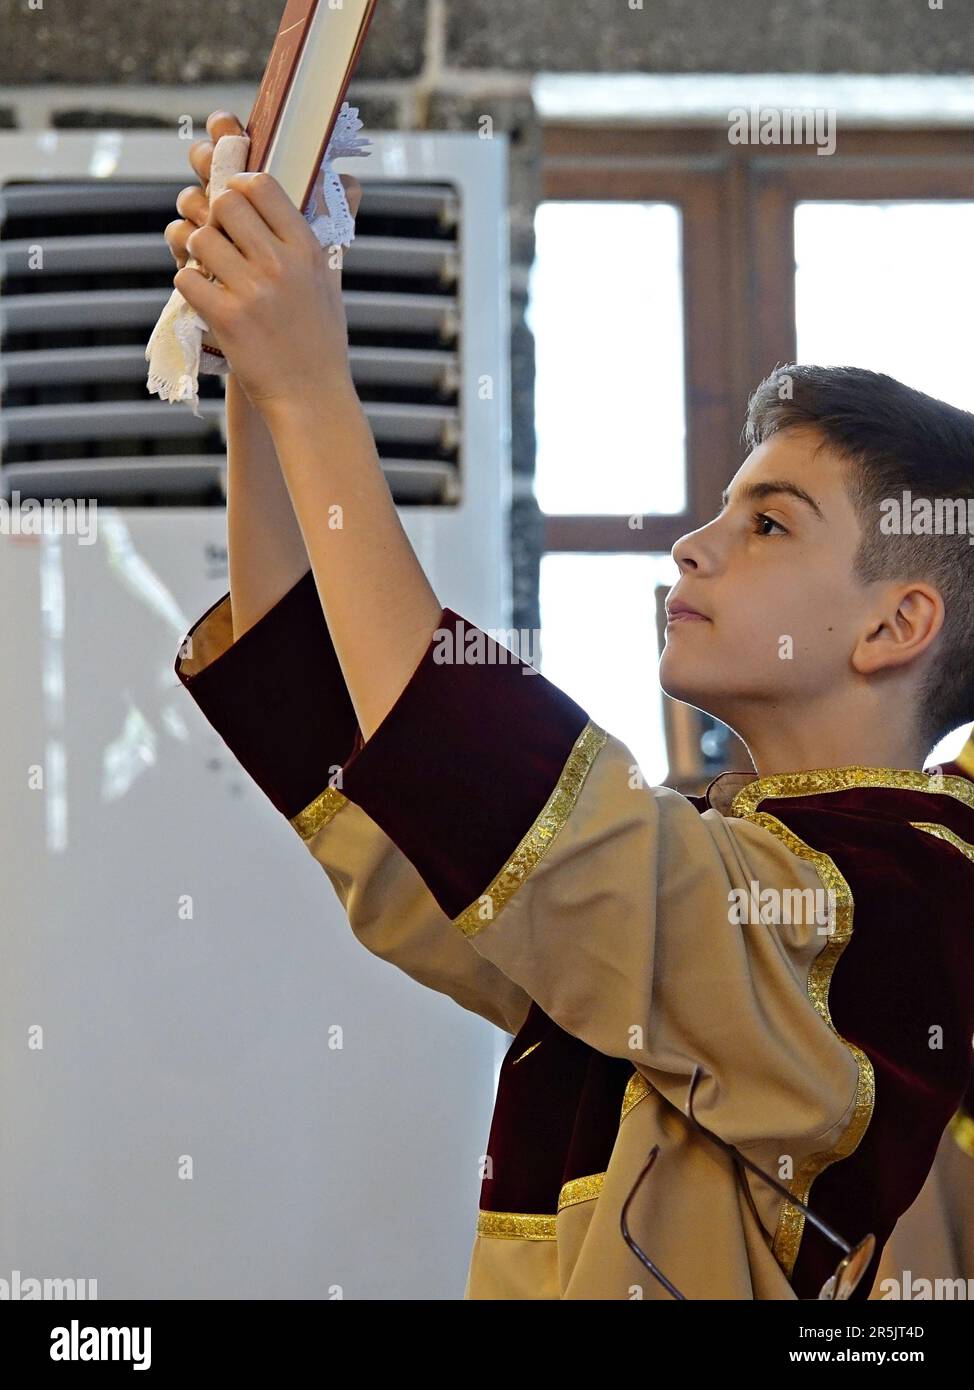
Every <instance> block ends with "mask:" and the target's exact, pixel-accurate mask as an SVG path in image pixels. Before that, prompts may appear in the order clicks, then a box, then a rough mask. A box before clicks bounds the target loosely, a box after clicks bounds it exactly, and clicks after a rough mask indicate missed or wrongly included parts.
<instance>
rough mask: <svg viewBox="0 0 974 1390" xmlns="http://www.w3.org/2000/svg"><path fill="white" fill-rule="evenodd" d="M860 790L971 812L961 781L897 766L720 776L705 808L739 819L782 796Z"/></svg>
mask: <svg viewBox="0 0 974 1390" xmlns="http://www.w3.org/2000/svg"><path fill="white" fill-rule="evenodd" d="M861 787H889V788H893V789H895V790H899V791H915V792H925V793H927V794H928V795H939V796H943V795H944V794H947V795H948V796H954V797H956V798H957V799H958V800H959V801H963V802H964V803H965V805H967V806H970V807H971V808H972V809H974V782H971V781H970V780H969V779H968V778H967V777H958V776H951V775H944V774H943V773H941V772H940V771H938V770H936V769H935V770H933V771H930V772H918V771H917V770H916V769H915V768H900V767H863V766H860V765H858V764H856V765H854V766H851V767H816V768H808V769H804V770H802V771H800V772H776V773H770V774H768V775H767V776H765V777H759V776H758V775H757V773H755V772H721V773H719V774H718V775H717V776H716V777H715V778H713V780H712V781H711V782H710V784H709V785H708V787H707V790H706V793H705V800H706V802H707V805H708V806H710V807H712V808H713V809H714V810H716V811H719V812H720V813H721V815H731V816H744V815H747V814H749V813H752V812H753V811H755V810H756V809H757V807H758V806H759V805H760V803H761V802H762V801H766V800H769V799H771V798H778V797H785V796H802V797H808V796H820V795H825V794H827V793H829V792H838V791H849V790H852V789H855V788H861Z"/></svg>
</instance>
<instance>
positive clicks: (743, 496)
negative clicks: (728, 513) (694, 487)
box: [720, 479, 825, 521]
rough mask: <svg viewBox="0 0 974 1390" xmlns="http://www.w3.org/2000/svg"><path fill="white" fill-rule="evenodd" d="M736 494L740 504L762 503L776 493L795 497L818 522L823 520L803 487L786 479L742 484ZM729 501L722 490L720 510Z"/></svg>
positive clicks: (817, 506)
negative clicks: (809, 509)
mask: <svg viewBox="0 0 974 1390" xmlns="http://www.w3.org/2000/svg"><path fill="white" fill-rule="evenodd" d="M737 492H738V496H739V497H740V500H741V501H742V502H763V501H765V499H766V498H768V497H770V496H772V495H773V494H774V493H776V492H784V493H787V494H788V496H790V497H797V498H798V500H799V502H804V503H805V505H806V506H808V507H811V509H812V511H813V512H814V513H815V515H816V516H817V517H818V519H819V521H824V520H825V516H824V513H823V512H822V508H821V507H820V506H819V505H818V503H817V502H816V501H815V498H814V497H812V496H810V494H809V493H807V492H806V491H805V489H804V488H803V487H799V486H798V484H797V483H791V482H788V480H787V479H781V480H775V479H769V480H768V481H767V482H764V483H742V484H741V485H740V487H739V488H738V489H737ZM729 500H730V499H729V497H728V493H727V489H726V488H724V490H723V492H722V493H721V494H720V505H721V510H723V508H724V507H726V506H727V503H728V501H729Z"/></svg>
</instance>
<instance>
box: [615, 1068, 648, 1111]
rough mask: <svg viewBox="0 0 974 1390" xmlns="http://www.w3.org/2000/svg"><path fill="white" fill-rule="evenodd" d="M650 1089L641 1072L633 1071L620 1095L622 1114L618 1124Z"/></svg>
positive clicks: (643, 1098) (644, 1097)
mask: <svg viewBox="0 0 974 1390" xmlns="http://www.w3.org/2000/svg"><path fill="white" fill-rule="evenodd" d="M651 1090H652V1087H651V1086H650V1084H649V1082H648V1081H647V1080H646V1078H645V1076H643V1074H642V1072H641V1071H634V1072H633V1074H632V1076H630V1078H629V1080H628V1082H627V1083H626V1089H625V1091H624V1092H623V1094H622V1114H621V1115H620V1116H619V1123H620V1124H622V1122H623V1120H624V1119H625V1118H626V1116H627V1115H628V1114H629V1111H630V1110H631V1109H632V1108H633V1106H634V1105H638V1104H639V1102H640V1101H641V1100H645V1099H646V1097H647V1096H648V1095H649V1093H650V1091H651Z"/></svg>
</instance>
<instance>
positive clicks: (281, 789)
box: [175, 569, 362, 819]
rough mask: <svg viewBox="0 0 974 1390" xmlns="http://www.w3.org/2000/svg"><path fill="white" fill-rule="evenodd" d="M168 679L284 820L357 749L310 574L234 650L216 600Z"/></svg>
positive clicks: (226, 610)
mask: <svg viewBox="0 0 974 1390" xmlns="http://www.w3.org/2000/svg"><path fill="white" fill-rule="evenodd" d="M175 671H176V674H177V676H178V677H179V679H180V681H182V683H183V685H184V686H185V687H186V689H187V691H188V692H189V693H190V695H192V697H193V699H194V700H195V702H196V704H197V705H198V706H199V708H200V710H201V711H202V713H203V714H204V715H205V717H206V718H207V719H208V720H209V722H210V724H212V725H213V727H214V729H215V730H216V731H217V733H218V734H219V735H220V737H221V738H222V739H223V740H224V742H225V743H226V745H227V747H228V748H229V749H230V751H231V752H232V753H233V754H234V756H235V757H236V758H237V759H238V761H239V762H240V764H241V765H242V766H243V767H244V768H245V769H246V771H247V772H248V773H249V774H250V776H251V777H252V778H253V779H254V781H255V782H256V783H257V785H258V786H259V787H260V788H261V789H262V790H263V791H264V792H265V793H266V795H267V796H268V798H269V799H270V801H271V802H272V803H273V804H274V806H275V807H276V808H277V809H278V810H279V811H280V812H281V813H282V814H283V815H285V816H287V817H288V818H289V819H290V818H292V817H294V816H295V815H297V813H298V812H299V811H301V810H303V809H304V807H305V806H307V805H308V803H309V802H310V801H312V800H313V799H314V798H315V797H316V796H317V795H318V794H319V792H321V791H322V789H323V788H324V787H326V786H327V785H328V784H329V782H330V780H331V779H332V778H333V776H334V775H335V773H336V771H337V770H338V769H340V768H341V766H342V764H343V763H345V762H346V761H347V759H348V758H349V757H350V756H351V755H352V753H353V751H354V750H355V749H356V748H358V747H360V746H361V743H362V734H361V730H360V729H359V727H358V721H357V719H356V715H355V710H354V707H353V705H352V701H351V699H350V697H349V694H348V689H347V687H346V685H345V678H344V676H343V675H342V670H341V667H340V665H339V663H338V657H337V655H336V653H335V648H334V646H333V644H332V640H331V634H330V633H329V631H328V625H327V623H326V622H325V617H324V614H323V612H322V608H321V603H320V601H319V598H318V591H317V588H316V586H315V582H314V574H313V572H312V571H311V570H310V569H309V570H308V571H307V573H306V574H305V575H304V577H303V578H302V579H299V580H298V582H297V583H296V584H295V585H294V586H293V588H291V589H290V590H289V591H288V592H287V593H286V594H285V595H284V597H283V598H281V599H280V600H279V601H278V602H277V603H276V604H275V605H274V607H273V608H271V609H270V610H269V612H267V613H265V614H264V616H263V617H262V618H261V619H260V620H259V621H258V622H257V623H255V624H254V625H253V627H250V628H248V629H247V631H246V632H244V633H243V634H242V635H241V636H240V637H239V638H238V639H237V640H236V642H235V641H234V640H233V622H232V612H231V604H230V595H229V594H225V595H224V597H223V598H222V599H219V600H218V601H217V602H216V603H215V604H213V606H212V607H211V608H209V609H207V611H206V612H205V613H204V614H203V616H202V617H201V618H199V619H198V620H197V621H196V623H195V624H194V625H193V627H192V628H191V629H190V631H189V633H188V635H187V637H186V638H185V639H184V641H183V643H182V645H181V646H180V649H179V653H178V655H177V657H176V662H175Z"/></svg>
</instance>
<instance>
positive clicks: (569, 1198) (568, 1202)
mask: <svg viewBox="0 0 974 1390" xmlns="http://www.w3.org/2000/svg"><path fill="white" fill-rule="evenodd" d="M604 1182H605V1174H604V1173H590V1174H589V1176H588V1177H587V1178H572V1179H571V1181H570V1182H566V1183H565V1185H564V1186H563V1187H562V1189H561V1191H560V1192H559V1193H558V1210H559V1211H563V1210H564V1209H565V1207H574V1206H577V1205H578V1203H579V1202H591V1200H592V1198H593V1197H597V1196H598V1195H599V1193H600V1192H601V1191H602V1184H603V1183H604Z"/></svg>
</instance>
